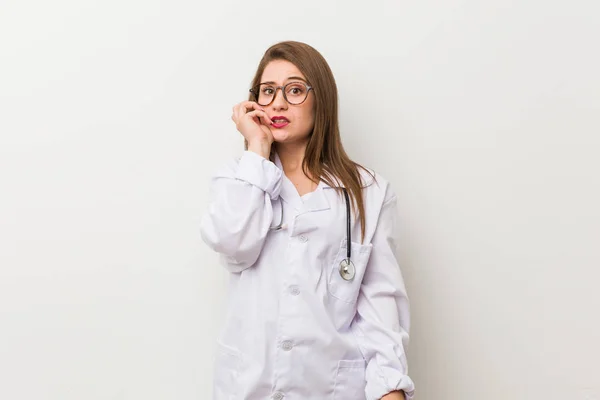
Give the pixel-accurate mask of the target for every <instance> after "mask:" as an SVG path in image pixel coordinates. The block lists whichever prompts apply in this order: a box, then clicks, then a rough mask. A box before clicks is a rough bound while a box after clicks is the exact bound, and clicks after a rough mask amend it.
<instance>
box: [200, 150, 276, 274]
mask: <svg viewBox="0 0 600 400" xmlns="http://www.w3.org/2000/svg"><path fill="white" fill-rule="evenodd" d="M282 174H283V173H282V171H281V169H279V168H278V167H277V166H276V165H275V164H274V163H272V162H271V161H269V160H267V159H265V158H263V157H261V156H259V155H258V154H256V153H253V152H251V151H245V152H244V154H243V155H242V157H241V158H240V159H239V161H238V162H232V163H231V164H229V165H228V166H227V167H226V168H224V169H223V170H222V171H220V172H218V173H217V174H215V176H214V177H213V178H212V180H211V188H210V192H211V193H210V203H209V206H208V211H207V212H206V213H205V214H204V215H203V217H202V220H201V228H200V232H201V236H202V239H203V240H204V242H205V243H206V244H207V245H208V246H209V247H210V248H212V249H213V250H214V251H216V252H218V253H220V254H221V256H222V258H223V259H224V261H225V262H224V265H225V266H226V268H227V269H228V270H229V271H230V272H234V273H236V272H241V271H243V270H245V269H246V268H249V267H251V266H252V265H253V264H254V263H255V262H256V260H257V259H258V256H259V255H260V252H261V250H262V246H263V243H264V240H265V238H266V236H267V233H268V231H269V226H270V225H271V222H272V220H273V206H272V201H273V200H275V199H277V198H278V197H279V193H280V192H281V180H282V176H283V175H282Z"/></svg>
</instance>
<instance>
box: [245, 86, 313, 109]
mask: <svg viewBox="0 0 600 400" xmlns="http://www.w3.org/2000/svg"><path fill="white" fill-rule="evenodd" d="M299 83H301V84H302V85H304V86H305V87H306V97H305V98H304V100H302V101H301V102H300V103H291V102H290V101H289V100H288V98H287V96H286V95H285V88H286V87H287V86H288V85H292V84H299ZM260 85H266V83H259V84H258V85H256V86H254V87H253V88H251V89H250V93H252V95H253V96H254V100H255V101H256V103H257V104H258V105H259V106H261V107H267V106H270V105H271V104H273V102H274V101H275V98H276V97H277V90H279V89H281V94H283V99H284V100H285V101H286V102H287V103H288V104H290V105H292V106H299V105H300V104H302V103H304V102H305V101H306V99H308V95H309V94H310V91H311V90H313V87H312V86H310V85H309V84H308V83H306V82H302V81H294V82H289V83H286V84H285V85H283V86H273V88H274V89H275V93H273V98H272V99H271V101H270V102H269V103H268V104H260V103H259V102H258V92H257V91H255V90H258V88H260Z"/></svg>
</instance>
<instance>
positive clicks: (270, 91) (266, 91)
mask: <svg viewBox="0 0 600 400" xmlns="http://www.w3.org/2000/svg"><path fill="white" fill-rule="evenodd" d="M261 93H262V94H269V95H270V94H273V88H272V87H270V86H266V87H263V88H262V89H261Z"/></svg>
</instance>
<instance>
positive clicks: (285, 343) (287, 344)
mask: <svg viewBox="0 0 600 400" xmlns="http://www.w3.org/2000/svg"><path fill="white" fill-rule="evenodd" d="M292 347H294V345H293V344H292V341H291V340H284V341H283V342H281V348H282V349H283V350H285V351H290V350H291V349H292Z"/></svg>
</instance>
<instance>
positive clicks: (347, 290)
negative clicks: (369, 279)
mask: <svg viewBox="0 0 600 400" xmlns="http://www.w3.org/2000/svg"><path fill="white" fill-rule="evenodd" d="M346 242H347V239H343V240H342V242H341V244H340V249H339V251H338V253H337V255H336V256H335V260H334V261H333V264H332V265H331V271H329V281H328V286H329V293H330V294H331V295H332V296H333V297H335V298H337V299H338V300H341V301H343V302H345V303H350V304H354V303H355V302H356V300H357V299H358V293H359V291H360V284H361V282H362V279H363V277H364V275H365V270H366V268H367V262H368V261H369V256H370V255H371V250H372V248H373V245H372V244H360V243H356V242H351V243H352V246H351V249H350V250H351V261H352V264H353V265H354V268H352V267H351V269H350V272H351V273H350V274H348V273H342V272H341V271H340V265H341V263H342V262H344V260H346V259H347V258H348V257H347V249H346ZM352 270H353V271H352ZM350 277H351V279H348V278H350ZM345 278H346V279H345Z"/></svg>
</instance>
